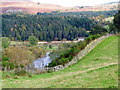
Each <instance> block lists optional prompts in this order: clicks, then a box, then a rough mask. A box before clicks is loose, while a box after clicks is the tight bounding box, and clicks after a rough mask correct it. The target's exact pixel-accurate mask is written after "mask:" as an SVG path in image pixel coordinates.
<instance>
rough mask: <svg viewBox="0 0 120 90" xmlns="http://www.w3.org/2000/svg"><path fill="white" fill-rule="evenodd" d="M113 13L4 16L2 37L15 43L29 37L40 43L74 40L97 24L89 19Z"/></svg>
mask: <svg viewBox="0 0 120 90" xmlns="http://www.w3.org/2000/svg"><path fill="white" fill-rule="evenodd" d="M115 12H117V11H106V12H105V11H104V12H81V13H79V12H78V13H75V12H71V13H58V12H51V13H39V12H38V13H37V15H28V14H4V15H3V16H2V17H3V18H2V22H3V24H2V35H3V37H10V38H11V39H12V40H15V41H18V40H19V41H26V40H28V38H29V37H30V36H35V37H37V39H38V40H41V41H56V40H63V39H66V40H74V39H75V38H77V37H87V36H88V31H90V30H91V29H92V28H93V27H94V26H96V25H97V24H98V22H97V21H95V20H93V19H90V18H91V17H97V16H99V15H100V14H101V15H103V16H102V17H109V16H113V15H114V13H115Z"/></svg>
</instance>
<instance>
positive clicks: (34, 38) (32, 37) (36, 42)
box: [28, 36, 38, 45]
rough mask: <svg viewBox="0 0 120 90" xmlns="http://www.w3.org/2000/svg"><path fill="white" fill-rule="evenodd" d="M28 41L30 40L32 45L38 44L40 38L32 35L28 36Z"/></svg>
mask: <svg viewBox="0 0 120 90" xmlns="http://www.w3.org/2000/svg"><path fill="white" fill-rule="evenodd" d="M28 41H29V42H30V44H31V45H37V44H38V39H37V38H36V37H35V36H30V37H29V38H28Z"/></svg>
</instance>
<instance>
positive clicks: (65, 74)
mask: <svg viewBox="0 0 120 90" xmlns="http://www.w3.org/2000/svg"><path fill="white" fill-rule="evenodd" d="M117 62H118V37H117V36H112V37H109V38H107V39H105V40H104V41H103V42H102V43H100V44H99V45H98V46H97V47H96V48H94V49H93V50H92V51H91V52H90V53H89V54H87V55H86V56H85V57H84V58H82V59H81V60H80V61H79V62H78V63H77V64H74V65H72V66H70V67H69V68H66V69H64V70H62V71H58V72H53V73H46V74H39V75H33V77H31V78H30V77H19V79H13V78H7V79H3V85H2V87H3V88H117V87H118V64H117Z"/></svg>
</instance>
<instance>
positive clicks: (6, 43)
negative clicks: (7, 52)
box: [2, 37, 10, 48]
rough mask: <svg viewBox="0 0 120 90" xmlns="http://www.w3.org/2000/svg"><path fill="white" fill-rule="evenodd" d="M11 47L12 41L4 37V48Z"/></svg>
mask: <svg viewBox="0 0 120 90" xmlns="http://www.w3.org/2000/svg"><path fill="white" fill-rule="evenodd" d="M9 45H10V39H9V38H8V37H3V38H2V47H3V48H7V47H9Z"/></svg>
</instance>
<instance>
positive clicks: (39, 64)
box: [33, 52, 52, 69]
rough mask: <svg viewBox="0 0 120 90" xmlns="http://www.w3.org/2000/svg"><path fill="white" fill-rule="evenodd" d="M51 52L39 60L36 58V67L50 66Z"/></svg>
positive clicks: (34, 63)
mask: <svg viewBox="0 0 120 90" xmlns="http://www.w3.org/2000/svg"><path fill="white" fill-rule="evenodd" d="M49 54H50V52H47V53H46V56H45V57H42V58H38V59H37V60H35V61H34V62H33V65H34V67H35V68H37V69H40V68H43V67H45V66H48V65H49V63H50V62H51V61H52V60H51V59H50V56H49Z"/></svg>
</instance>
